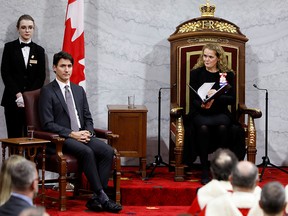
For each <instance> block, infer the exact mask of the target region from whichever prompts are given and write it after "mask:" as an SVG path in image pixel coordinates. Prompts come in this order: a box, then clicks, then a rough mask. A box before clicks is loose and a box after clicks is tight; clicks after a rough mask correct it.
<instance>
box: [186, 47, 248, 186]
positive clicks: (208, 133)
mask: <svg viewBox="0 0 288 216" xmlns="http://www.w3.org/2000/svg"><path fill="white" fill-rule="evenodd" d="M204 83H206V84H207V83H210V85H212V87H211V89H210V90H209V91H208V92H207V97H209V96H211V95H212V94H214V93H215V92H216V91H217V90H218V89H219V88H220V87H221V86H222V85H226V84H229V85H230V86H231V88H230V89H228V90H226V91H225V92H224V93H223V94H221V95H220V96H219V97H216V98H215V99H212V100H211V101H209V102H207V103H204V102H203V101H202V100H201V99H200V98H199V97H197V95H196V94H195V93H193V92H192V91H191V93H190V111H189V114H188V116H187V118H186V119H185V120H184V124H185V139H184V140H185V145H184V162H185V154H186V158H187V157H188V158H189V159H190V160H191V158H193V157H191V154H194V156H197V155H198V156H199V158H200V162H201V168H202V175H201V183H202V184H206V183H208V182H209V181H210V178H209V173H210V172H209V161H208V154H209V153H212V152H214V151H215V150H216V149H217V148H230V147H231V145H232V144H233V140H232V139H233V137H232V136H230V135H231V130H230V129H231V126H232V125H233V124H234V121H233V117H232V114H231V112H230V111H229V109H228V106H229V105H234V104H235V98H236V96H235V82H234V72H233V71H232V70H231V69H230V68H228V65H227V58H226V56H225V53H224V50H223V48H222V47H221V46H220V45H219V44H217V43H210V44H206V45H204V46H203V49H202V53H201V55H200V57H199V58H198V60H197V63H196V64H195V66H194V67H193V69H192V70H191V74H190V88H191V87H192V88H193V89H195V90H196V91H197V90H198V89H199V88H200V87H201V86H202V85H203V84H204ZM243 139H245V138H244V135H243ZM192 145H193V147H191V146H192ZM244 148H245V144H244ZM230 149H231V150H234V149H233V148H230ZM191 151H193V153H192V152H191ZM195 154H196V155H195ZM189 155H190V156H189ZM236 155H239V154H237V153H236ZM240 157H242V156H240ZM194 158H195V157H194ZM239 159H243V158H239ZM194 160H195V159H194Z"/></svg>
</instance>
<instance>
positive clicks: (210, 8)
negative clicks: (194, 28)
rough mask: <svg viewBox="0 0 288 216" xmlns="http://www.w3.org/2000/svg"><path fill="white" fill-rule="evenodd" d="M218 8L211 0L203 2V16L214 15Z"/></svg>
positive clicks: (201, 9)
mask: <svg viewBox="0 0 288 216" xmlns="http://www.w3.org/2000/svg"><path fill="white" fill-rule="evenodd" d="M215 10H216V6H215V5H210V1H209V0H206V4H201V5H200V12H201V16H206V17H207V16H209V17H213V16H214V13H215Z"/></svg>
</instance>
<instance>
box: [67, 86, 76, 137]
mask: <svg viewBox="0 0 288 216" xmlns="http://www.w3.org/2000/svg"><path fill="white" fill-rule="evenodd" d="M65 98H66V104H67V107H68V110H69V116H70V122H71V129H72V130H73V131H79V126H78V123H77V118H76V114H75V109H74V105H73V99H72V94H71V92H70V89H69V86H68V85H66V86H65Z"/></svg>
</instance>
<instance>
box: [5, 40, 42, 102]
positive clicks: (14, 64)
mask: <svg viewBox="0 0 288 216" xmlns="http://www.w3.org/2000/svg"><path fill="white" fill-rule="evenodd" d="M31 43H32V44H31V48H30V54H29V58H28V64H27V68H26V66H25V62H24V58H23V54H22V50H21V47H20V43H19V39H17V40H15V41H12V42H8V43H6V44H5V47H4V51H3V57H2V63H1V75H2V79H3V82H4V85H5V89H4V93H3V98H2V102H1V105H2V106H4V107H9V106H16V103H15V100H16V94H17V93H18V92H24V91H31V90H35V89H39V88H41V87H42V86H43V84H44V81H45V77H46V75H45V53H44V49H43V48H42V47H41V46H39V45H37V44H35V43H33V42H31Z"/></svg>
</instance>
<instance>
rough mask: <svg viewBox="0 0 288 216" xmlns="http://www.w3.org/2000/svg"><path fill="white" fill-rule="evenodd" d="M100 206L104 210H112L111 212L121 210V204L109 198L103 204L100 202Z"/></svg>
mask: <svg viewBox="0 0 288 216" xmlns="http://www.w3.org/2000/svg"><path fill="white" fill-rule="evenodd" d="M102 208H103V210H104V211H107V212H113V213H116V212H119V211H121V210H122V206H121V205H118V204H117V203H115V202H114V201H113V200H110V199H109V200H108V201H106V202H105V203H104V204H102Z"/></svg>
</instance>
